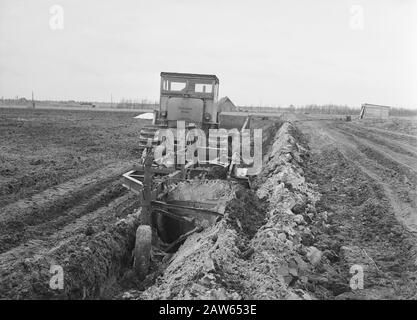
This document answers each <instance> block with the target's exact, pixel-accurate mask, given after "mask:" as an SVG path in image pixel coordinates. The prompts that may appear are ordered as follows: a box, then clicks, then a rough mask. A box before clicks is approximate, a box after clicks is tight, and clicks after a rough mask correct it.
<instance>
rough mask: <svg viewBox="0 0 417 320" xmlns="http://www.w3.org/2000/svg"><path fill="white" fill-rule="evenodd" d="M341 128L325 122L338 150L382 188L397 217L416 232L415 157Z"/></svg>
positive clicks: (416, 179)
mask: <svg viewBox="0 0 417 320" xmlns="http://www.w3.org/2000/svg"><path fill="white" fill-rule="evenodd" d="M343 130H344V129H341V128H338V127H337V126H335V125H330V126H328V131H329V132H330V133H331V134H332V136H333V137H336V138H337V139H336V141H337V142H338V143H339V144H340V148H339V149H340V151H341V152H342V153H343V154H344V155H345V157H346V158H347V159H349V160H351V161H353V162H354V163H355V164H356V165H357V166H359V167H361V168H362V169H363V171H364V172H366V173H367V174H368V175H370V176H371V177H373V179H375V180H376V181H377V182H378V183H379V184H380V185H381V186H382V187H383V188H384V190H385V193H386V195H387V196H389V198H390V200H391V204H392V205H393V209H394V211H395V213H396V216H397V218H398V219H400V220H401V221H402V222H403V223H404V224H405V225H406V226H407V227H408V228H409V230H410V231H412V232H416V233H417V191H416V189H417V166H416V165H417V161H415V163H412V160H411V162H410V159H409V158H404V155H399V154H395V153H393V152H392V151H389V150H387V149H386V148H383V147H380V146H378V145H375V144H374V143H372V142H370V141H369V140H366V138H362V137H358V136H357V135H354V134H351V133H347V132H344V131H343Z"/></svg>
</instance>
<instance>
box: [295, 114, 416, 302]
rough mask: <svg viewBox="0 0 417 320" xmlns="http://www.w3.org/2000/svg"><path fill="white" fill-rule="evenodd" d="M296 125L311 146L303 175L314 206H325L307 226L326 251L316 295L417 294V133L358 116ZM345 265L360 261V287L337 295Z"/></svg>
mask: <svg viewBox="0 0 417 320" xmlns="http://www.w3.org/2000/svg"><path fill="white" fill-rule="evenodd" d="M297 126H298V127H299V129H301V131H302V132H303V133H304V134H305V138H306V140H307V142H308V145H309V146H310V148H311V150H310V151H311V158H310V161H309V163H308V165H307V167H306V178H307V180H308V181H310V182H312V183H315V184H317V186H318V189H319V192H320V193H321V194H322V199H321V200H320V202H319V203H318V208H317V209H318V210H327V212H328V213H329V223H328V224H325V225H323V226H318V227H317V228H316V230H315V236H316V238H317V239H318V242H319V246H320V245H321V249H323V250H328V251H329V252H330V255H331V256H332V257H333V259H331V260H332V264H331V265H328V266H325V267H323V270H321V272H322V273H323V276H325V277H326V278H327V280H328V282H327V283H326V284H323V288H325V289H323V291H322V292H318V293H316V294H317V296H318V297H323V298H331V296H333V297H336V296H338V298H347V299H350V298H353V299H356V298H361V299H378V298H403V299H407V298H412V297H414V298H417V297H416V296H415V295H416V292H417V285H416V277H417V267H416V263H417V261H416V258H417V250H416V248H417V247H416V243H417V242H416V235H417V193H416V190H417V161H416V160H417V136H414V135H410V134H403V133H401V132H394V131H389V130H384V129H381V128H374V127H372V126H364V125H363V123H361V122H342V121H307V122H299V123H297ZM353 265H362V266H366V268H365V275H364V290H359V291H356V292H353V293H343V294H342V295H339V293H340V292H344V291H343V290H341V291H340V292H338V291H339V289H340V288H339V287H338V284H340V283H349V279H350V278H351V277H352V274H349V270H350V267H352V266H353ZM318 281H319V280H318ZM329 283H330V285H329ZM329 292H330V293H329Z"/></svg>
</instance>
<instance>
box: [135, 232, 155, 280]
mask: <svg viewBox="0 0 417 320" xmlns="http://www.w3.org/2000/svg"><path fill="white" fill-rule="evenodd" d="M151 248H152V229H151V227H150V226H148V225H141V226H139V227H138V229H137V230H136V242H135V249H133V256H134V258H135V260H134V269H135V271H136V275H137V276H138V278H139V279H141V280H143V279H145V277H146V275H147V274H148V269H149V263H150V259H151Z"/></svg>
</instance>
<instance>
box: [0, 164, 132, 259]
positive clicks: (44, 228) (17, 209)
mask: <svg viewBox="0 0 417 320" xmlns="http://www.w3.org/2000/svg"><path fill="white" fill-rule="evenodd" d="M129 167H130V166H126V165H123V166H121V165H120V164H119V163H117V164H112V165H110V166H108V167H106V168H103V169H101V170H98V171H96V172H94V173H93V174H91V175H88V176H85V177H82V178H78V179H74V180H71V181H69V182H67V183H64V184H62V185H60V186H57V187H54V188H50V189H48V190H46V191H44V192H41V193H40V194H37V195H35V196H33V197H30V198H28V199H23V200H20V201H18V202H15V203H12V204H10V205H7V206H6V207H3V208H1V209H0V210H1V211H0V231H1V233H0V253H2V252H5V251H7V250H9V249H11V248H13V247H15V246H17V245H19V244H21V243H23V242H25V241H28V240H30V239H32V238H34V239H39V238H43V237H47V236H48V235H49V234H51V233H52V232H55V231H56V230H57V228H60V227H62V226H64V225H65V224H67V223H69V222H71V221H73V220H75V219H77V218H78V217H81V216H82V215H84V214H86V213H88V212H91V211H94V210H96V209H97V208H99V207H100V206H103V205H106V204H107V203H108V202H110V201H111V200H113V199H115V198H117V197H119V196H121V195H122V194H123V193H124V190H123V189H122V187H121V186H118V182H119V179H120V175H121V174H122V173H123V172H125V171H126V170H127V168H129ZM109 185H110V186H109Z"/></svg>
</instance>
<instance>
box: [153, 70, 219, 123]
mask: <svg viewBox="0 0 417 320" xmlns="http://www.w3.org/2000/svg"><path fill="white" fill-rule="evenodd" d="M218 93H219V79H218V78H217V76H215V75H207V74H193V73H171V72H161V94H160V104H159V111H158V114H157V122H159V123H161V124H165V125H167V126H168V127H176V124H177V121H179V120H180V121H185V123H186V124H191V125H195V126H196V127H199V128H203V129H208V128H217V127H218V118H217V114H218V112H217V99H218Z"/></svg>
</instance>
